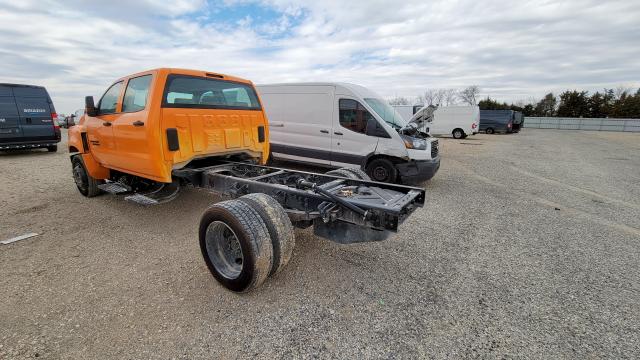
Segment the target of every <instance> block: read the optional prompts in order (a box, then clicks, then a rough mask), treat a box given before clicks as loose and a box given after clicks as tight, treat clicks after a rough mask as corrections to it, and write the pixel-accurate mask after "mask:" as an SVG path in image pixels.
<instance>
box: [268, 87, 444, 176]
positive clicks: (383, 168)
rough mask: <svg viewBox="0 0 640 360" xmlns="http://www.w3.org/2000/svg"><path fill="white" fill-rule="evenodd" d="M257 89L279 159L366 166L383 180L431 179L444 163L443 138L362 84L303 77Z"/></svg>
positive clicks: (273, 147)
mask: <svg viewBox="0 0 640 360" xmlns="http://www.w3.org/2000/svg"><path fill="white" fill-rule="evenodd" d="M257 89H258V93H259V94H260V97H261V101H262V105H263V107H264V109H265V110H266V113H267V117H268V118H269V142H270V144H271V156H272V157H273V158H275V159H282V160H293V161H301V162H306V163H313V164H317V165H326V166H331V167H360V168H361V169H363V170H364V171H366V172H367V174H368V175H369V176H370V177H371V178H372V179H373V180H374V181H382V182H403V183H417V182H421V181H425V180H428V179H430V178H432V177H433V176H434V175H435V174H436V172H437V171H438V169H439V167H440V156H439V154H438V141H437V140H436V139H433V138H430V137H429V136H428V135H427V134H425V133H421V132H419V131H417V130H416V127H415V126H410V125H408V123H407V121H405V120H404V119H403V118H402V117H401V116H400V115H399V114H398V113H397V112H396V111H395V110H394V109H393V108H392V107H391V106H390V105H389V104H388V103H387V102H386V101H385V100H383V99H382V98H381V97H380V96H378V95H377V94H375V93H373V92H372V91H370V90H368V89H366V88H364V87H362V86H358V85H353V84H346V83H299V84H270V85H258V86H257Z"/></svg>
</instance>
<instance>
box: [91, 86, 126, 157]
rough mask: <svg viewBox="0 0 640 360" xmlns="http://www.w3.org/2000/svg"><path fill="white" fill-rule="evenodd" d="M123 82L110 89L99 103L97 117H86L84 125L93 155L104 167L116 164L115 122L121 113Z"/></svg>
mask: <svg viewBox="0 0 640 360" xmlns="http://www.w3.org/2000/svg"><path fill="white" fill-rule="evenodd" d="M122 88H123V81H119V82H117V83H115V84H113V85H111V86H110V87H109V89H107V91H106V92H105V93H104V95H102V98H101V99H100V101H99V102H98V105H97V108H98V114H97V115H96V116H89V115H88V114H87V115H85V120H84V125H85V127H86V129H87V139H88V140H89V148H90V149H91V154H92V155H93V156H94V157H95V158H96V160H97V161H98V162H99V163H100V164H102V165H103V166H104V165H109V166H111V165H113V164H115V160H116V159H115V157H116V154H117V153H116V143H115V139H114V137H113V126H112V125H113V121H114V120H115V119H116V118H117V116H118V112H119V111H120V103H121V95H122Z"/></svg>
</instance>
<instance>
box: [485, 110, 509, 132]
mask: <svg viewBox="0 0 640 360" xmlns="http://www.w3.org/2000/svg"><path fill="white" fill-rule="evenodd" d="M514 119H515V112H514V111H513V110H480V131H484V132H485V133H487V134H494V133H505V134H507V133H511V132H513V122H514Z"/></svg>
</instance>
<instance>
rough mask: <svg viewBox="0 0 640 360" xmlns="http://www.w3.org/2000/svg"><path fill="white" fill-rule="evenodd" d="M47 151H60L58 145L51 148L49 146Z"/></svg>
mask: <svg viewBox="0 0 640 360" xmlns="http://www.w3.org/2000/svg"><path fill="white" fill-rule="evenodd" d="M47 151H49V152H56V151H58V145H51V146H47Z"/></svg>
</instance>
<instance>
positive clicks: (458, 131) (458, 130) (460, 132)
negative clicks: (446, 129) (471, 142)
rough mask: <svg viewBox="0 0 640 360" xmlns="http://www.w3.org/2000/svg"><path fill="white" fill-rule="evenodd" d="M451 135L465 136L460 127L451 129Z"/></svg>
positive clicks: (459, 137)
mask: <svg viewBox="0 0 640 360" xmlns="http://www.w3.org/2000/svg"><path fill="white" fill-rule="evenodd" d="M452 135H453V138H454V139H463V138H464V137H465V135H464V131H462V129H455V130H453V133H452Z"/></svg>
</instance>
